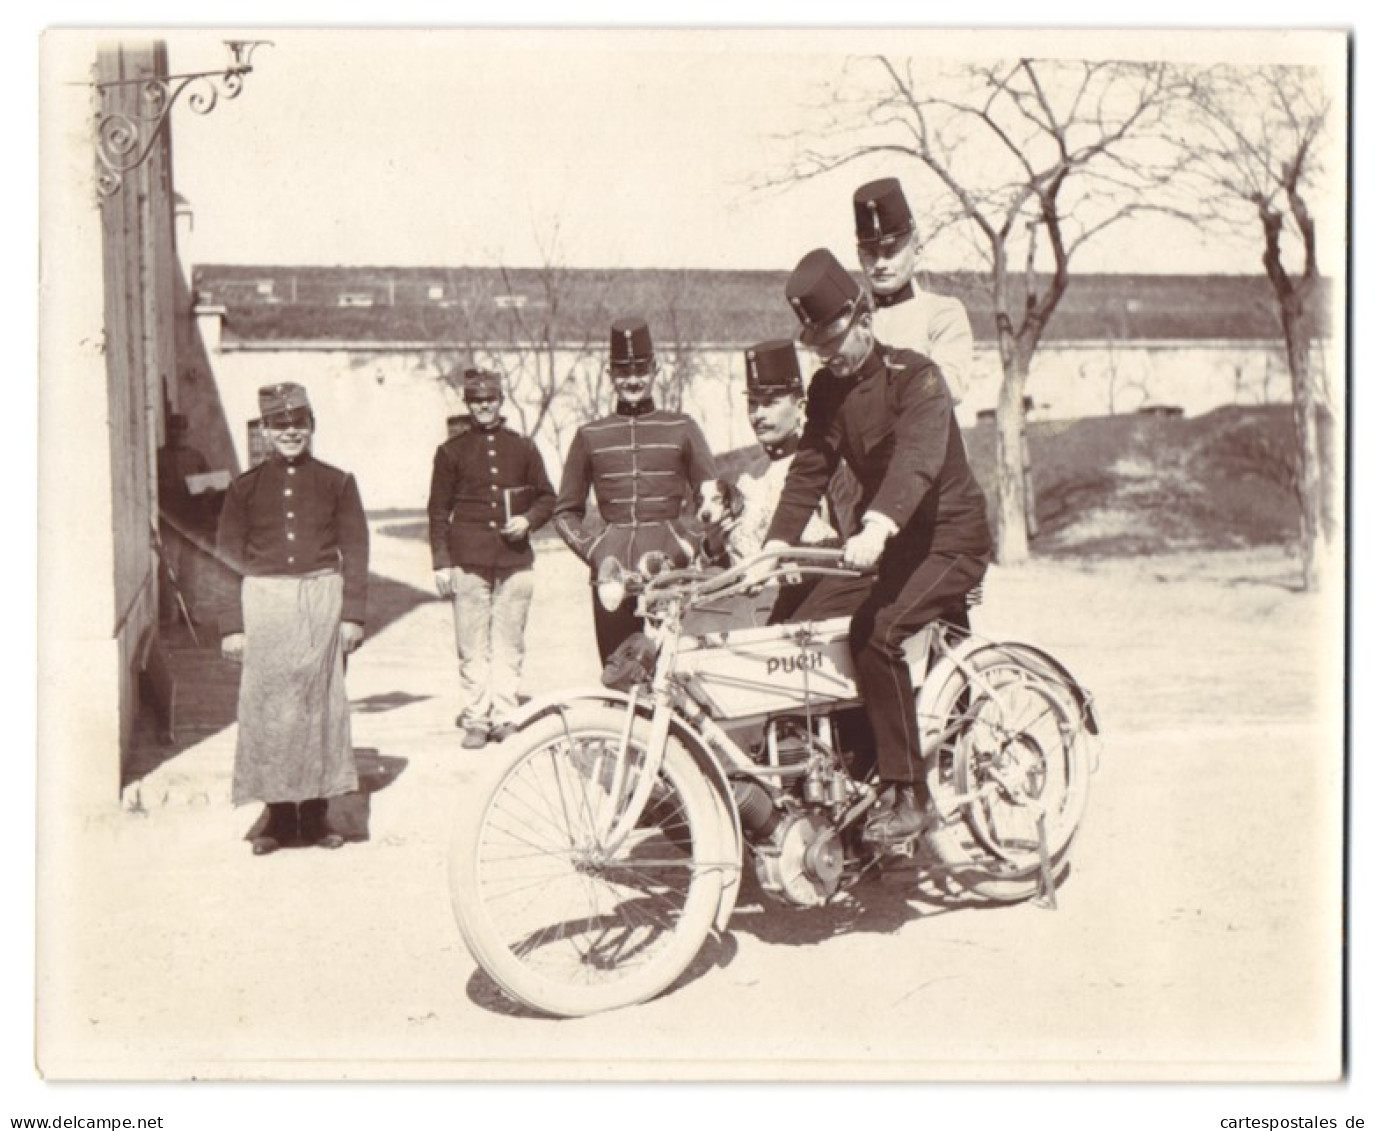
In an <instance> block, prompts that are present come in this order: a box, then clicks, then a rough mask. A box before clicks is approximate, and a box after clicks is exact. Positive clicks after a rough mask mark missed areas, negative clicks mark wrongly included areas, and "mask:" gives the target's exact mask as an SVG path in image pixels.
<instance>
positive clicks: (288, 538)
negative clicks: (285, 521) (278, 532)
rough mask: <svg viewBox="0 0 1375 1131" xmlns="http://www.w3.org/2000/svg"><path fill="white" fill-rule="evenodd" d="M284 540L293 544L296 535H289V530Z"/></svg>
mask: <svg viewBox="0 0 1375 1131" xmlns="http://www.w3.org/2000/svg"><path fill="white" fill-rule="evenodd" d="M286 540H287V541H288V542H294V541H296V535H294V534H293V533H291V531H290V530H288V531H287V532H286Z"/></svg>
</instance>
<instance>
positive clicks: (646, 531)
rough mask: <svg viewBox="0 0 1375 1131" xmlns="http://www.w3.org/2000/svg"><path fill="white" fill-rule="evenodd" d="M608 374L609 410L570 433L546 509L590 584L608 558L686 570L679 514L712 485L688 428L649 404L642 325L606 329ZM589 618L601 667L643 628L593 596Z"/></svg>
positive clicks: (650, 383)
mask: <svg viewBox="0 0 1375 1131" xmlns="http://www.w3.org/2000/svg"><path fill="white" fill-rule="evenodd" d="M610 368H611V381H612V384H613V385H615V387H616V410H615V411H614V412H613V413H611V415H609V416H604V417H602V418H601V419H600V420H595V421H593V422H592V423H591V424H584V425H583V426H582V427H581V428H579V429H578V432H577V435H576V436H574V437H573V445H572V447H571V448H570V449H569V451H568V458H567V460H566V461H565V462H564V467H563V479H562V481H561V482H560V484H559V497H558V501H557V502H556V503H555V505H554V527H555V529H557V530H558V532H559V534H560V536H561V537H562V538H563V540H564V541H565V542H567V543H568V545H569V547H570V548H571V549H572V550H573V552H574V553H575V554H577V555H578V557H580V558H582V560H583V561H585V562H586V563H587V564H588V565H589V566H590V567H591V569H592V580H593V582H594V584H595V582H596V578H597V574H598V571H599V570H600V569H601V568H602V564H603V563H604V562H606V561H607V560H608V559H610V558H615V559H616V560H617V561H618V562H620V563H621V564H622V565H623V566H626V567H629V568H632V569H633V568H634V567H635V565H636V564H637V563H638V562H639V560H640V558H641V557H642V556H643V555H644V554H646V553H651V552H656V553H660V554H663V555H665V556H666V557H667V559H668V560H669V561H671V562H672V563H673V564H674V565H675V566H684V565H686V564H687V563H688V562H690V561H691V560H692V558H693V557H694V555H695V553H696V543H695V539H694V538H693V537H692V536H691V535H690V534H689V532H688V531H687V530H686V529H685V528H684V526H683V522H682V519H683V514H684V510H685V508H688V507H690V506H691V503H692V498H693V493H694V492H695V491H696V489H697V487H698V486H699V485H700V484H701V483H702V481H703V480H706V479H712V478H715V476H716V466H715V464H714V462H713V461H712V458H711V452H710V450H709V449H708V448H707V442H706V439H705V438H704V437H703V436H702V430H701V429H700V428H699V427H698V426H697V424H696V422H694V421H693V420H692V419H690V418H689V417H687V416H685V415H683V414H682V413H681V412H667V411H665V410H663V409H660V408H658V407H656V406H655V404H654V397H653V390H654V379H655V377H657V376H658V374H659V363H658V361H657V359H656V358H655V356H654V344H653V342H652V341H651V339H650V335H649V327H648V326H647V325H646V324H645V321H644V319H642V318H625V319H621V320H620V321H618V322H616V323H614V324H613V325H612V327H611V348H610ZM592 490H595V491H596V494H597V509H598V511H599V512H600V513H601V517H602V519H603V521H604V522H605V523H606V529H605V530H604V531H602V532H601V533H600V534H595V535H594V534H593V533H591V532H590V531H588V530H587V529H585V522H584V520H585V517H586V514H587V496H588V492H589V491H592ZM592 617H593V622H594V625H595V627H596V633H597V651H598V652H599V653H600V654H601V658H602V661H603V663H605V661H606V659H607V657H609V656H610V655H611V653H612V652H614V651H615V650H616V647H617V646H618V645H619V644H620V643H621V642H622V641H623V640H625V638H626V637H628V636H630V635H631V634H632V633H634V632H638V631H639V630H640V629H641V628H643V622H641V620H640V618H638V617H637V616H635V610H634V607H633V606H632V605H630V604H623V605H622V606H621V607H620V608H618V609H614V610H611V609H605V608H603V607H602V606H601V604H600V603H599V602H598V601H597V600H596V599H595V596H594V598H593V602H592Z"/></svg>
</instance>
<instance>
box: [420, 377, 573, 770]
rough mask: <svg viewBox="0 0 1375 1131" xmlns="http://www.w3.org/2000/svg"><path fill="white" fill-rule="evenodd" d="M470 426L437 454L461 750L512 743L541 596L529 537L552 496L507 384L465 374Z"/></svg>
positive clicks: (442, 582)
mask: <svg viewBox="0 0 1375 1131" xmlns="http://www.w3.org/2000/svg"><path fill="white" fill-rule="evenodd" d="M463 400H464V402H465V403H466V404H467V406H468V411H469V413H470V414H471V421H470V422H469V424H468V426H467V427H466V428H465V429H463V430H461V431H458V432H457V433H456V434H454V435H453V436H451V437H450V438H449V439H448V440H446V441H445V442H444V443H443V444H441V445H440V446H439V449H438V450H437V451H436V452H435V455H434V470H433V473H432V474H431V476H430V499H429V507H428V510H429V518H430V556H431V560H432V563H433V565H434V584H435V589H436V590H437V591H438V593H439V595H440V596H441V597H448V598H450V599H451V600H452V601H453V606H454V640H455V643H456V646H457V649H458V679H459V691H460V694H461V696H462V699H463V708H462V712H461V713H460V714H459V716H458V718H457V719H456V720H455V725H457V726H459V727H461V728H462V729H463V732H464V734H463V745H464V746H465V747H468V748H469V749H479V748H481V747H483V746H485V745H486V744H487V740H488V738H489V737H493V736H494V737H496V738H497V739H498V740H500V739H501V738H503V737H505V731H506V723H507V719H508V716H509V715H510V713H511V712H512V711H513V710H515V707H516V692H517V689H518V688H519V686H520V671H521V666H522V664H523V662H524V659H525V619H526V615H527V614H528V613H529V611H530V599H531V598H532V597H533V595H534V591H535V586H534V577H535V574H534V564H535V555H534V551H533V550H532V548H531V546H530V535H531V534H533V533H534V532H535V531H536V530H538V529H539V528H540V527H541V526H543V525H544V524H545V523H546V522H548V521H549V516H550V514H551V513H552V512H553V509H554V489H553V487H551V486H550V484H549V476H548V475H547V474H546V472H545V470H544V460H543V459H541V458H540V454H539V449H537V448H536V447H535V445H534V444H533V443H532V442H531V441H530V440H528V439H527V438H526V437H524V436H522V435H520V434H519V433H517V432H515V431H513V430H512V429H510V428H508V427H507V426H506V421H505V418H504V417H502V415H501V405H502V400H503V397H502V391H501V378H500V377H499V376H498V375H497V374H495V373H491V372H488V371H487V370H485V369H469V370H466V371H465V372H464V374H463Z"/></svg>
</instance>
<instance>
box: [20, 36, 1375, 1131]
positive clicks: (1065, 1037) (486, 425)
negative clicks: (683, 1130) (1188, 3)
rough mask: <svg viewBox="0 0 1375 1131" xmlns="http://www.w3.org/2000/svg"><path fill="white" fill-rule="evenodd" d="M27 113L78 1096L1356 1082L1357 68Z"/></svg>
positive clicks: (950, 77) (46, 917)
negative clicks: (1353, 151) (109, 1086)
mask: <svg viewBox="0 0 1375 1131" xmlns="http://www.w3.org/2000/svg"><path fill="white" fill-rule="evenodd" d="M39 51H40V102H41V106H40V109H41V137H40V165H41V168H40V174H41V176H40V184H41V198H40V201H39V209H40V221H41V246H42V261H41V270H40V310H39V315H40V322H39V331H40V358H39V361H40V375H39V385H38V408H39V448H38V460H37V462H38V472H39V504H38V505H39V523H38V570H39V580H38V617H37V619H38V624H39V636H38V678H39V695H38V733H37V738H38V744H37V745H38V750H37V765H38V769H37V798H36V809H37V837H36V843H37V877H36V917H35V927H36V930H35V942H34V948H35V994H34V1002H33V1009H34V1017H35V1031H34V1037H33V1063H34V1072H35V1073H36V1074H37V1075H38V1076H39V1077H41V1078H42V1079H43V1080H46V1081H49V1082H65V1081H99V1082H111V1081H142V1082H162V1081H187V1080H193V1079H194V1080H199V1081H206V1080H208V1081H255V1082H264V1081H272V1082H283V1081H393V1082H395V1081H508V1082H509V1081H558V1082H569V1081H598V1082H608V1081H617V1082H631V1081H635V1082H649V1081H654V1082H660V1081H677V1082H687V1081H693V1082H697V1081H702V1082H740V1081H751V1082H758V1081H767V1082H779V1081H788V1082H802V1081H807V1082H842V1081H843V1082H879V1081H883V1082H890V1081H892V1082H908V1083H912V1082H935V1081H941V1082H956V1083H967V1082H987V1083H990V1084H991V1083H999V1084H1016V1083H1025V1082H1055V1083H1085V1082H1093V1083H1136V1084H1140V1083H1170V1084H1181V1083H1183V1084H1193V1083H1205V1082H1206V1083H1213V1084H1233V1085H1243V1084H1244V1085H1252V1084H1261V1083H1264V1084H1310V1083H1324V1084H1327V1083H1339V1082H1341V1081H1343V1080H1344V1079H1346V1078H1347V1076H1348V1073H1349V1068H1350V1066H1349V1064H1348V1060H1347V1054H1348V1049H1347V1046H1346V1043H1345V1042H1346V1039H1347V1038H1346V1033H1347V1028H1346V1026H1347V1024H1348V1021H1349V1017H1348V999H1347V988H1348V983H1347V976H1348V970H1347V962H1348V960H1349V959H1350V957H1351V956H1349V955H1348V953H1347V951H1346V949H1345V947H1346V940H1347V934H1348V919H1347V915H1348V909H1347V906H1346V897H1347V894H1348V893H1347V888H1346V884H1347V867H1348V862H1347V855H1346V853H1347V842H1346V829H1345V822H1346V812H1347V804H1348V785H1349V768H1348V757H1349V756H1350V753H1354V752H1350V753H1349V752H1348V749H1347V729H1346V712H1347V699H1346V697H1347V694H1348V687H1347V683H1346V670H1347V668H1346V664H1347V620H1346V618H1347V608H1348V602H1347V596H1348V595H1347V581H1348V572H1347V566H1348V539H1349V533H1350V532H1349V529H1348V520H1349V515H1350V509H1349V504H1348V483H1347V468H1348V465H1349V451H1348V444H1349V443H1350V442H1351V441H1352V435H1351V430H1350V421H1349V416H1348V411H1349V407H1350V406H1349V393H1350V389H1351V375H1350V372H1349V368H1350V367H1349V358H1348V350H1349V343H1350V337H1349V334H1350V326H1349V323H1348V316H1349V299H1350V280H1349V278H1348V270H1349V266H1350V263H1351V249H1350V247H1349V244H1348V240H1349V235H1350V230H1351V229H1350V218H1351V217H1350V202H1349V198H1348V187H1349V184H1350V178H1351V170H1350V169H1349V167H1348V159H1349V154H1350V146H1351V141H1352V139H1351V137H1350V135H1349V130H1350V128H1351V127H1350V123H1351V120H1352V119H1351V113H1350V111H1351V91H1350V89H1349V81H1350V53H1351V51H1352V39H1351V36H1350V34H1349V32H1348V31H1345V30H1341V29H1332V30H1285V29H1254V30H1241V29H1235V28H1233V29H1224V28H1219V29H1216V30H1203V29H1179V30H1164V29H1161V30H1152V29H1147V28H1133V29H1118V30H1114V29H1098V30H1092V31H1089V30H1072V29H1049V28H1041V29H1034V28H1031V29H1022V30H1015V31H1014V30H992V29H974V28H970V29H958V28H946V29H940V30H933V29H918V28H910V27H906V28H898V27H874V28H847V29H819V28H800V27H799V28H781V27H779V28H753V29H748V30H747V29H728V28H718V29H687V28H678V29H670V28H648V27H640V28H635V27H620V28H610V27H608V28H601V29H592V28H580V29H579V28H562V29H554V28H536V27H526V28H519V29H517V28H505V29H501V28H488V29H479V28H466V29H459V28H433V29H418V28H417V29H413V30H400V29H385V28H378V27H374V28H368V29H363V28H354V29H347V28H324V27H314V28H311V27H281V26H274V27H263V28H261V29H253V28H247V27H241V26H233V27H230V26H226V27H222V28H216V27H194V28H192V27H185V26H182V27H165V28H159V27H147V28H130V27H125V28H114V27H110V28H99V27H87V28H74V27H73V28H50V29H48V30H46V31H45V32H44V33H43V34H42V36H41V43H40V45H39ZM1352 693H1353V694H1359V691H1358V690H1353V691H1352ZM19 800H20V802H21V803H23V802H24V801H25V800H26V799H24V798H20V799H19ZM48 1106H54V1105H52V1104H49V1105H48ZM154 1106H156V1105H155V1104H154ZM1253 1106H1254V1105H1253ZM1329 1107H1332V1104H1330V1103H1328V1101H1327V1099H1323V1100H1321V1102H1315V1103H1314V1105H1313V1108H1314V1110H1313V1112H1312V1113H1311V1114H1315V1115H1327V1114H1334V1113H1335V1108H1334V1109H1333V1111H1329V1110H1328V1108H1329ZM55 1113H56V1110H55V1107H54V1111H53V1112H50V1113H47V1114H55ZM2 1114H5V1115H8V1114H11V1113H9V1112H4V1113H2ZM13 1114H16V1115H17V1114H21V1113H19V1112H15V1113H13ZM1237 1114H1246V1112H1245V1111H1240V1110H1239V1111H1238V1112H1237ZM1251 1114H1268V1113H1264V1112H1260V1111H1259V1110H1256V1111H1253V1112H1251ZM1304 1114H1309V1113H1304ZM1349 1114H1353V1112H1345V1111H1344V1112H1343V1113H1342V1115H1343V1117H1345V1115H1349ZM1354 1114H1360V1113H1359V1112H1354ZM1367 1116H1368V1117H1375V1113H1367ZM268 1125H271V1124H268ZM347 1125H348V1126H353V1124H352V1123H349V1124H347ZM1211 1125H1213V1124H1211V1123H1210V1126H1211ZM1296 1125H1297V1124H1296ZM1310 1125H1313V1126H1317V1125H1318V1124H1310Z"/></svg>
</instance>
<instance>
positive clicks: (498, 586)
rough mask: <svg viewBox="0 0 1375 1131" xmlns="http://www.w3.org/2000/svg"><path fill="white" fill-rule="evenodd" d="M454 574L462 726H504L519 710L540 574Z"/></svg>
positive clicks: (472, 570) (466, 570) (458, 570)
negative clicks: (530, 616)
mask: <svg viewBox="0 0 1375 1131" xmlns="http://www.w3.org/2000/svg"><path fill="white" fill-rule="evenodd" d="M453 574H454V598H453V600H454V640H455V643H456V644H457V646H458V686H459V693H460V695H461V696H462V699H463V711H462V716H461V717H462V719H463V725H464V726H477V727H489V728H490V727H494V726H499V725H500V724H501V723H503V722H505V721H506V719H507V717H508V716H509V715H510V714H511V713H512V712H513V711H514V710H515V708H516V692H517V690H518V689H519V687H520V670H521V666H522V665H523V663H524V661H525V618H526V615H527V614H528V613H529V612H530V599H531V597H533V596H534V593H535V571H534V570H533V569H529V568H522V569H497V568H491V569H484V568H481V567H466V566H464V567H457V566H456V567H455V568H454V571H453Z"/></svg>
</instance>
